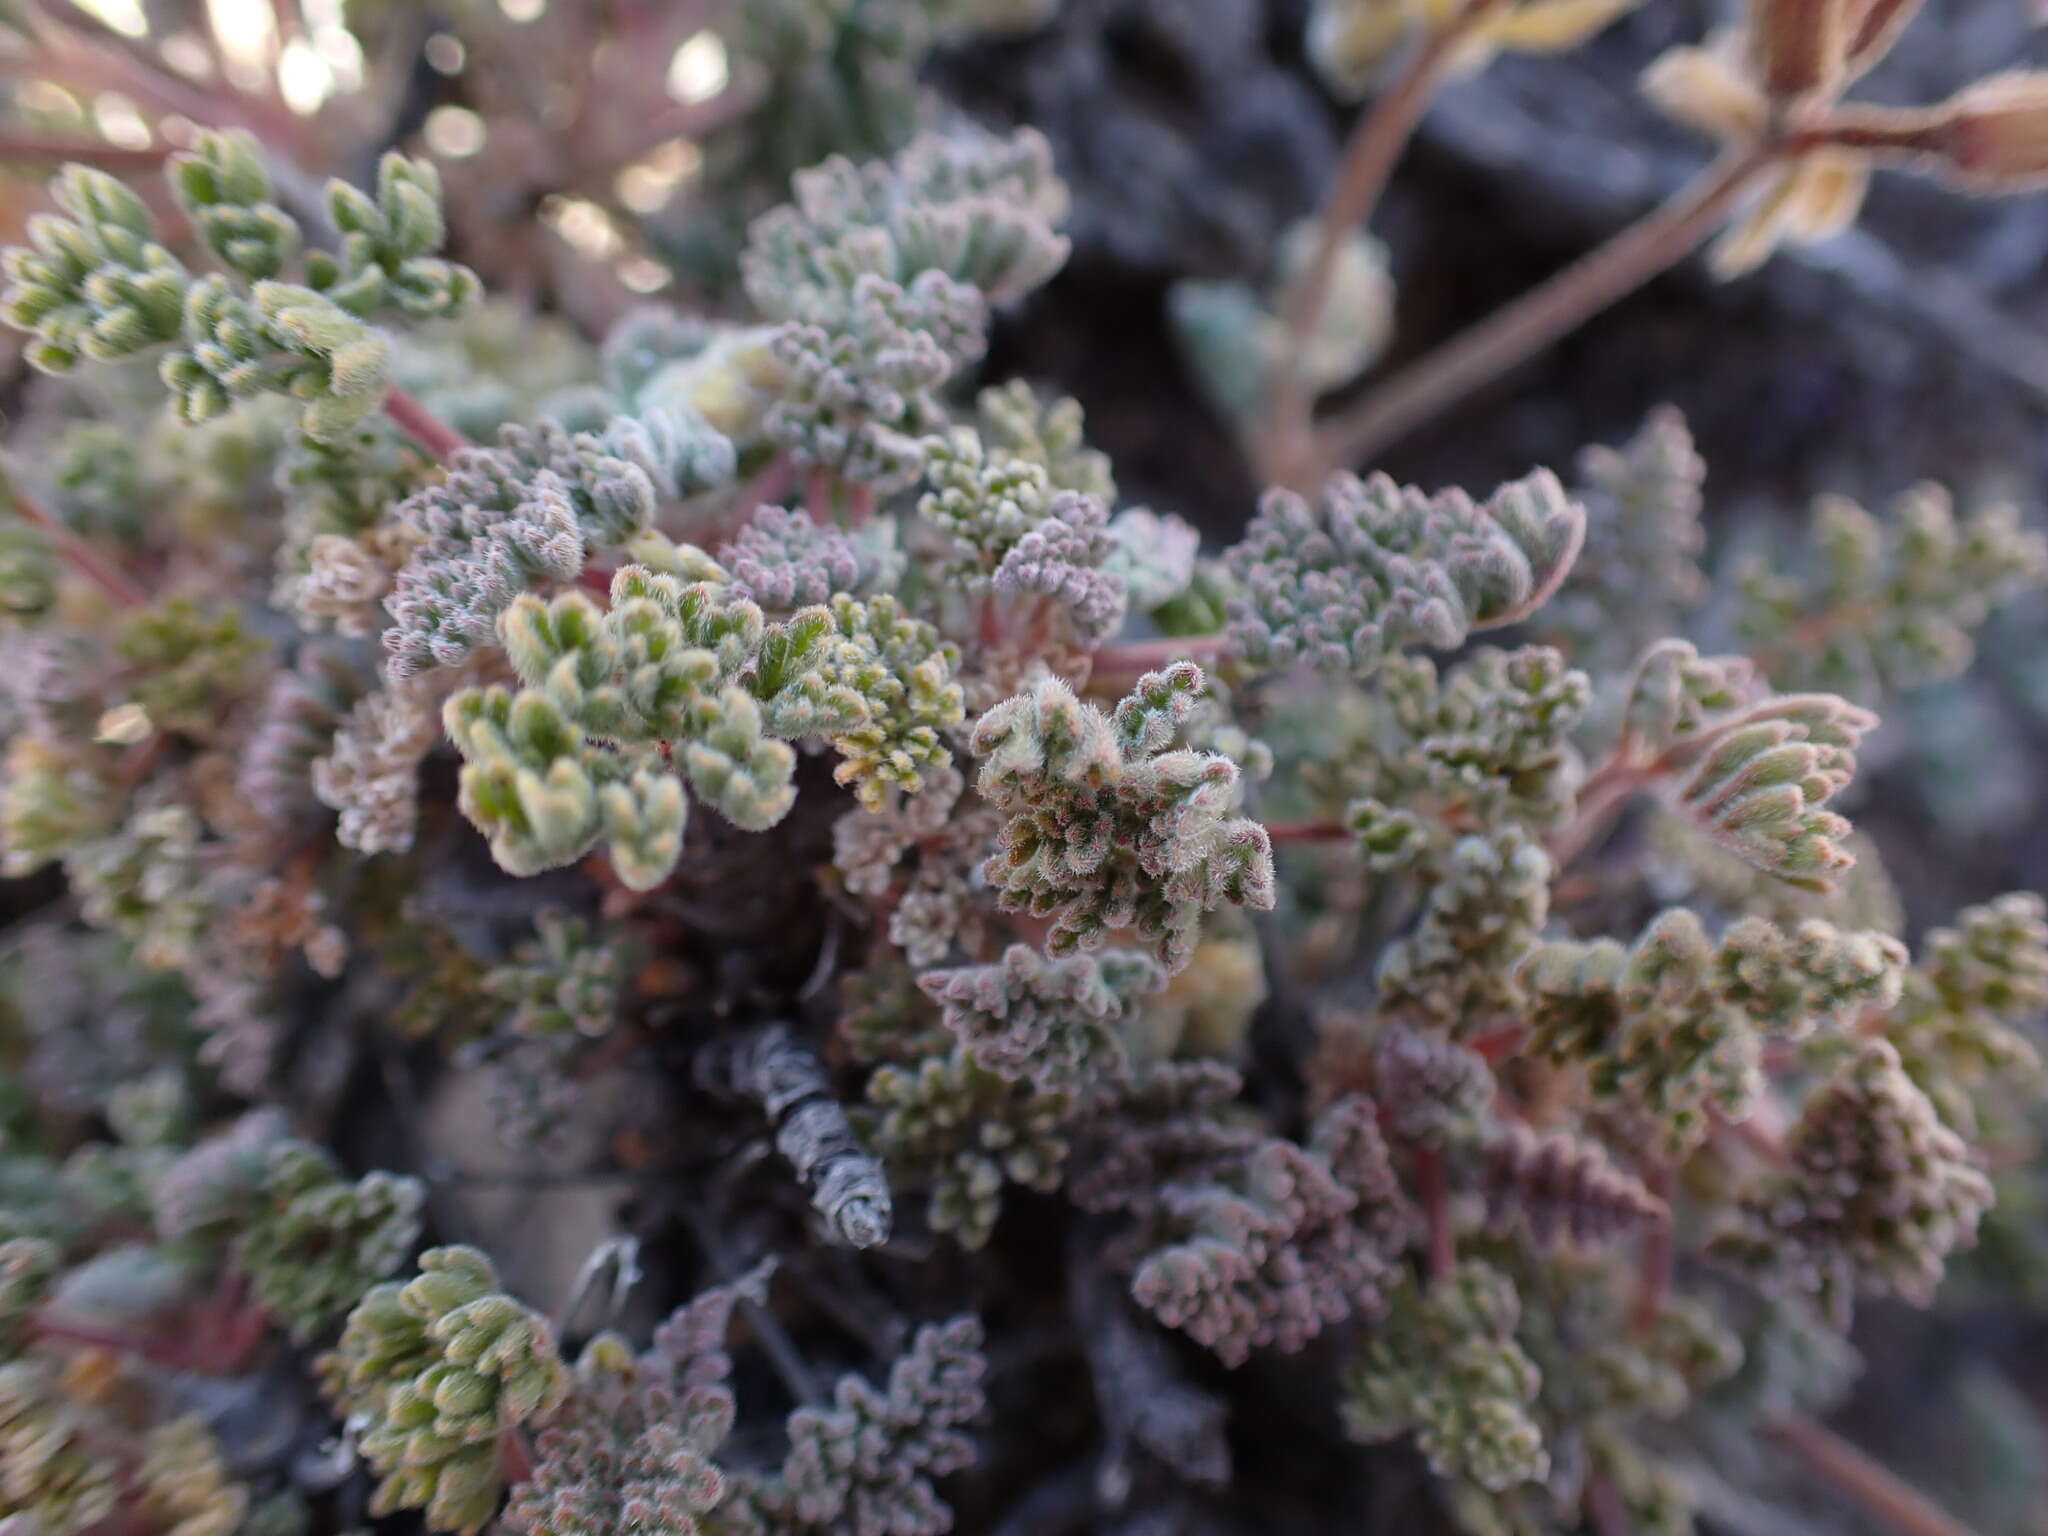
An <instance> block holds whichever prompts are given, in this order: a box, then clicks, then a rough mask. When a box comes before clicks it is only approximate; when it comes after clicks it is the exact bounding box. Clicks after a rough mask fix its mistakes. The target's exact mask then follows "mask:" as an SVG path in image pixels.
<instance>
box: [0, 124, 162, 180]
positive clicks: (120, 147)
mask: <svg viewBox="0 0 2048 1536" xmlns="http://www.w3.org/2000/svg"><path fill="white" fill-rule="evenodd" d="M170 153H171V148H170V146H169V145H168V144H163V143H156V144H148V145H144V146H143V147H141V148H139V149H138V148H136V147H135V146H133V145H130V144H110V143H108V142H107V141H106V140H105V139H96V138H94V137H92V136H91V135H90V134H83V133H25V132H9V133H4V134H0V161H5V162H8V163H10V164H11V163H16V162H20V161H30V162H33V163H36V164H42V163H45V162H51V161H54V162H56V163H58V164H62V163H64V162H66V161H72V160H76V161H79V162H80V163H82V164H85V165H96V166H99V167H100V168H101V169H103V170H118V171H153V170H155V169H156V168H157V167H159V166H161V165H162V164H163V163H164V160H165V158H166V157H167V156H168V155H169V154H170Z"/></svg>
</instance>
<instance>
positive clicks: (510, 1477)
mask: <svg viewBox="0 0 2048 1536" xmlns="http://www.w3.org/2000/svg"><path fill="white" fill-rule="evenodd" d="M498 1469H499V1471H500V1472H502V1473H503V1474H504V1477H505V1481H506V1482H507V1483H523V1482H525V1481H526V1480H527V1479H528V1478H529V1477H532V1476H533V1447H532V1446H530V1445H528V1444H527V1443H526V1434H525V1432H524V1431H523V1430H521V1429H519V1428H518V1427H517V1426H514V1427H513V1428H511V1429H508V1430H506V1431H505V1432H504V1433H503V1434H501V1435H499V1436H498Z"/></svg>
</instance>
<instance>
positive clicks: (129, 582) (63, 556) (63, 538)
mask: <svg viewBox="0 0 2048 1536" xmlns="http://www.w3.org/2000/svg"><path fill="white" fill-rule="evenodd" d="M14 510H15V512H16V514H17V515H18V516H19V517H20V518H21V520H22V521H23V522H25V523H29V524H32V525H33V526H35V527H36V528H39V529H41V530H42V533H43V536H44V537H45V538H47V539H48V540H49V541H50V544H51V546H52V547H53V548H54V549H55V550H56V551H57V558H58V559H60V560H62V561H63V562H64V563H65V564H66V565H68V566H70V567H71V568H72V569H73V570H74V571H76V572H78V574H79V575H81V576H83V577H84V578H85V579H86V580H87V581H90V582H91V583H92V584H93V585H94V586H96V587H98V588H99V589H100V590H101V591H102V592H104V593H106V595H107V596H108V597H110V598H112V599H113V600H114V602H115V603H116V604H118V605H119V606H120V607H123V608H140V607H142V606H143V604H145V603H147V602H148V601H149V594H148V593H147V592H145V591H143V590H142V588H141V587H139V586H137V585H136V584H135V582H134V580H133V579H131V578H130V577H129V576H128V575H127V573H126V572H124V571H122V570H121V568H120V567H119V566H117V565H115V564H114V563H113V562H112V561H110V560H107V559H105V558H104V557H103V556H101V554H100V553H99V551H97V550H96V549H94V548H93V547H92V546H91V545H90V544H88V543H86V542H85V540H83V539H81V538H80V537H79V536H78V535H77V534H75V533H73V532H72V531H71V528H70V526H69V525H68V524H66V523H65V521H64V520H63V519H62V518H60V517H58V516H57V515H56V514H55V513H54V512H52V511H50V509H49V508H47V507H45V506H43V505H42V504H41V503H40V502H38V501H36V500H35V499H34V498H33V497H31V496H30V495H29V494H28V493H27V492H26V491H23V490H21V489H19V488H17V489H16V490H15V492H14Z"/></svg>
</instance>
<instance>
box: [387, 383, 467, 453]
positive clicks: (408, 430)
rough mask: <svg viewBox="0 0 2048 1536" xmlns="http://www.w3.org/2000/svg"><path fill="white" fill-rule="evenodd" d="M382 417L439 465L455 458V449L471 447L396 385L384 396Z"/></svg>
mask: <svg viewBox="0 0 2048 1536" xmlns="http://www.w3.org/2000/svg"><path fill="white" fill-rule="evenodd" d="M384 414H385V415H386V416H389V417H390V418H391V420H392V421H393V422H394V423H395V424H396V425H397V427H398V430H399V431H401V432H403V433H404V434H405V435H406V436H407V437H409V438H411V439H412V440H413V441H414V442H416V443H418V444H419V445H420V446H421V447H422V448H424V449H426V450H427V452H428V453H431V454H432V455H433V456H434V457H435V458H437V459H439V460H441V461H442V462H443V463H446V462H447V461H448V460H449V459H452V458H453V457H455V454H456V452H457V451H458V450H459V449H463V448H467V447H469V446H471V444H470V441H469V439H468V438H466V437H464V436H463V435H462V434H461V433H460V432H458V431H456V430H455V429H454V428H453V427H451V426H449V425H448V423H446V422H445V421H443V420H441V418H440V417H438V416H436V415H435V414H434V413H433V412H432V411H430V410H428V409H427V408H426V407H425V406H424V405H422V404H420V402H419V400H418V399H417V398H416V397H415V396H413V395H412V394H410V393H409V392H407V391H406V390H403V389H400V388H399V387H398V386H397V385H396V384H394V385H392V386H391V388H390V389H388V390H386V391H385V393H384Z"/></svg>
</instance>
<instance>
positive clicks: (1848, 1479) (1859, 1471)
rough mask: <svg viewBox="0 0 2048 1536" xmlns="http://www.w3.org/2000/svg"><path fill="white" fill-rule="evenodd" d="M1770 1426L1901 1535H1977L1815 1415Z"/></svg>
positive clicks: (1811, 1466)
mask: <svg viewBox="0 0 2048 1536" xmlns="http://www.w3.org/2000/svg"><path fill="white" fill-rule="evenodd" d="M1770 1429H1771V1434H1772V1435H1773V1437H1774V1438H1775V1439H1776V1440H1777V1442H1778V1443H1779V1444H1780V1445H1782V1446H1783V1447H1784V1448H1785V1449H1786V1450H1788V1451H1790V1452H1791V1453H1792V1455H1793V1456H1794V1457H1795V1458H1796V1459H1797V1460H1798V1461H1799V1463H1800V1465H1802V1466H1803V1467H1805V1468H1806V1469H1807V1470H1808V1471H1809V1472H1812V1473H1813V1474H1814V1475H1815V1476H1817V1477H1819V1478H1820V1479H1821V1480H1822V1481H1823V1482H1825V1483H1827V1484H1828V1486H1829V1487H1831V1488H1833V1489H1834V1490H1835V1491H1836V1492H1837V1493H1839V1494H1841V1495H1843V1496H1844V1497H1845V1498H1847V1499H1849V1500H1850V1501H1852V1502H1853V1503H1854V1504H1856V1505H1857V1507H1858V1508H1860V1509H1862V1510H1863V1511H1864V1513H1866V1514H1868V1515H1869V1516H1870V1517H1871V1518H1872V1519H1874V1520H1876V1521H1877V1522H1878V1523H1879V1524H1881V1525H1884V1526H1886V1527H1888V1528H1890V1529H1891V1530H1893V1531H1896V1532H1898V1536H1976V1533H1975V1532H1973V1531H1972V1530H1971V1529H1970V1528H1969V1527H1968V1526H1967V1525H1964V1524H1963V1523H1962V1522H1961V1521H1960V1520H1958V1519H1956V1518H1955V1516H1953V1515H1951V1514H1949V1513H1948V1512H1947V1511H1946V1510H1944V1509H1942V1508H1941V1506H1939V1505H1938V1504H1936V1503H1935V1502H1934V1501H1933V1500H1932V1499H1930V1498H1928V1497H1927V1495H1926V1494H1924V1493H1922V1492H1921V1491H1920V1490H1919V1489H1917V1488H1915V1487H1913V1486H1912V1485H1911V1484H1910V1483H1907V1482H1905V1481H1904V1480H1903V1479H1901V1478H1898V1477H1895V1476H1894V1475H1893V1474H1892V1473H1890V1472H1888V1471H1886V1470H1885V1469H1884V1468H1883V1467H1881V1466H1879V1465H1878V1464H1877V1463H1876V1462H1875V1461H1873V1460H1872V1459H1871V1458H1870V1457H1869V1456H1867V1455H1865V1454H1864V1453H1863V1452H1862V1451H1859V1450H1858V1449H1857V1448H1856V1447H1855V1446H1853V1445H1851V1444H1850V1443H1849V1442H1848V1441H1846V1440H1844V1439H1843V1438H1842V1437H1841V1436H1840V1435H1837V1434H1835V1433H1834V1432H1833V1431H1832V1430H1828V1429H1823V1428H1822V1427H1821V1426H1820V1425H1818V1424H1816V1423H1814V1422H1813V1421H1812V1420H1811V1419H1780V1420H1778V1421H1777V1422H1776V1423H1774V1424H1772V1425H1771V1426H1770Z"/></svg>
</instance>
